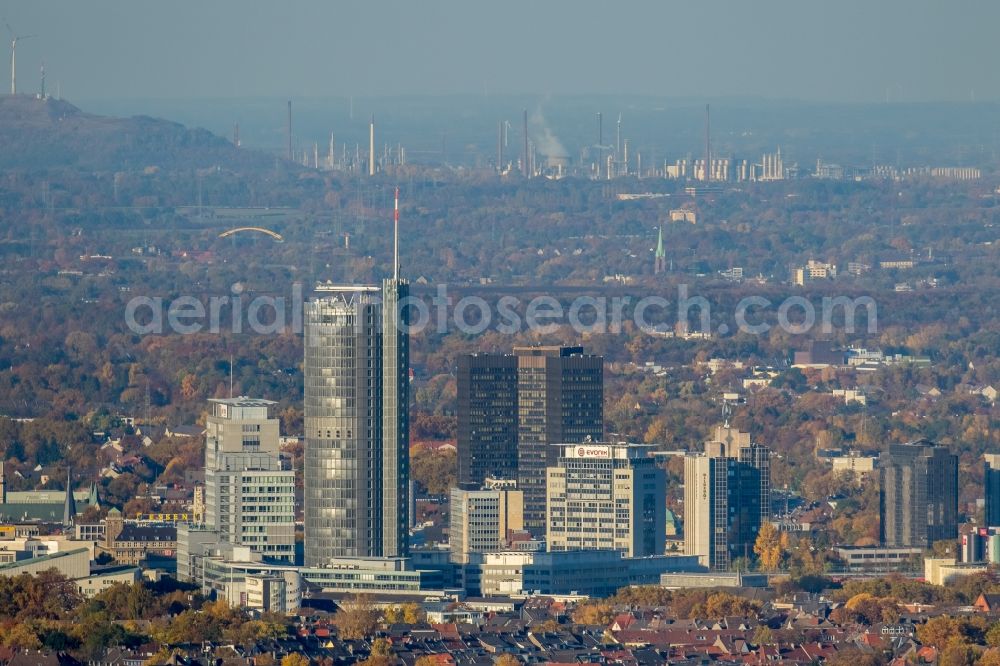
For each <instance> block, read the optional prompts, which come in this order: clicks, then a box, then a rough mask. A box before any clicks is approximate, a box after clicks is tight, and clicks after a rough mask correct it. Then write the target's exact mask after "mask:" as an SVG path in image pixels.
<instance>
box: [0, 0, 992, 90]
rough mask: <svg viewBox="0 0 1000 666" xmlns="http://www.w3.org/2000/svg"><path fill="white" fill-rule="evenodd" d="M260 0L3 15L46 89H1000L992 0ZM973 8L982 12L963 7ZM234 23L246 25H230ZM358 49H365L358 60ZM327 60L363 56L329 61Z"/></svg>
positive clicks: (24, 60)
mask: <svg viewBox="0 0 1000 666" xmlns="http://www.w3.org/2000/svg"><path fill="white" fill-rule="evenodd" d="M252 6H253V11H246V5H244V4H243V3H236V2H233V1H232V0H228V1H226V2H218V3H212V4H211V5H208V6H204V5H201V4H195V3H192V2H182V3H171V4H169V5H160V6H157V5H150V6H146V5H143V6H136V5H133V4H132V3H127V2H120V1H117V2H108V3H104V5H103V7H102V8H103V10H104V11H100V10H95V9H94V8H93V7H91V6H82V5H77V4H75V3H70V2H62V1H49V2H43V3H33V2H31V3H29V2H13V3H10V4H9V6H8V8H7V10H6V12H5V14H4V16H3V17H2V18H4V20H5V21H6V22H8V23H10V24H12V25H13V26H14V27H15V28H16V29H17V30H18V31H19V32H20V33H22V34H28V33H31V34H37V35H39V37H38V38H37V39H34V40H26V41H25V42H24V44H23V45H19V47H18V48H19V55H18V61H19V63H20V64H19V68H20V69H21V72H22V73H21V76H20V77H19V79H20V80H21V81H22V82H23V83H21V85H20V87H21V88H22V89H25V90H27V89H32V90H33V89H34V88H35V85H34V81H35V79H36V78H37V73H38V69H39V66H40V64H41V62H42V61H44V62H45V63H46V69H47V70H48V76H49V86H50V88H51V89H52V90H53V91H54V90H55V89H56V87H57V86H59V87H61V89H62V91H63V93H64V94H65V95H67V96H70V97H74V98H77V99H81V100H83V99H95V98H112V97H147V98H207V97H224V98H233V97H248V96H268V97H286V96H303V95H305V96H310V95H317V94H318V95H322V94H330V93H334V92H338V93H340V94H346V95H359V96H360V95H386V94H389V95H391V94H412V93H415V92H420V93H430V94H455V93H477V94H483V95H487V96H488V95H490V94H510V93H518V94H521V93H533V94H541V95H545V94H564V93H580V92H590V93H599V94H631V93H638V94H650V93H653V94H664V93H669V94H673V95H678V96H682V97H683V96H700V97H713V96H720V95H752V96H756V97H764V98H771V99H804V100H814V101H833V100H841V101H856V102H864V101H867V102H872V101H883V100H885V99H891V100H894V101H908V102H913V101H932V100H933V101H940V100H970V99H996V98H998V97H1000V84H997V83H996V82H994V81H992V80H991V79H990V78H989V76H988V74H989V68H988V65H987V63H988V62H990V49H991V45H992V41H991V32H990V29H989V27H988V26H991V25H995V24H996V22H997V19H998V18H1000V8H998V7H996V5H995V4H992V3H988V2H982V1H980V2H972V3H966V6H965V9H964V11H963V12H956V11H953V10H952V8H951V7H949V6H947V5H942V4H939V3H934V2H930V1H929V0H922V1H921V2H918V3H913V2H903V1H902V0H891V1H890V2H882V3H877V4H875V5H872V4H871V3H864V2H860V1H859V0H850V1H848V2H841V3H837V5H835V6H834V5H813V4H810V3H801V2H791V1H789V0H771V1H769V2H764V3H753V4H748V5H739V4H737V5H734V4H732V3H726V2H722V1H721V0H713V1H711V2H697V3H696V2H690V1H683V2H681V1H678V2H672V3H653V2H634V3H629V4H627V5H625V6H623V7H618V8H616V11H613V10H612V8H611V7H606V6H604V5H601V4H600V3H596V2H594V3H590V4H588V5H586V6H584V7H581V6H580V5H579V4H578V3H573V4H570V3H568V2H564V1H560V2H553V3H545V4H544V5H537V4H532V3H527V2H525V1H524V0H518V1H517V2H511V3H507V4H506V5H505V6H504V7H503V8H500V9H499V10H493V9H486V8H478V7H474V6H470V5H468V4H466V3H460V2H457V1H456V0H448V1H441V2H433V3H422V4H420V5H413V6H411V5H407V4H405V3H396V2H384V1H383V2H377V3H364V4H359V5H340V4H338V5H326V4H324V3H319V2H307V3H298V4H297V5H295V6H292V7H285V6H282V5H270V4H265V3H254V4H253V5H252ZM55 10H58V12H56V11H55ZM970 15H972V16H975V17H976V18H977V20H975V21H968V20H966V17H967V16H970ZM53 16H58V17H59V18H58V19H56V20H53ZM234 18H238V20H239V24H240V26H241V30H238V31H235V30H232V26H233V21H234ZM595 18H596V19H597V20H595ZM608 25H610V26H611V28H610V29H609V28H608ZM152 26H156V29H155V30H153V29H151V27H152ZM485 34H494V35H496V38H495V40H494V43H495V47H494V48H492V49H489V48H485V47H484V44H483V40H482V36H483V35H485ZM515 35H516V36H517V38H516V40H515V39H514V36H515ZM515 43H516V44H528V45H532V46H530V47H528V48H519V47H514V46H513V44H515ZM507 44H511V46H507ZM272 45H273V46H274V48H270V46H272ZM432 45H433V46H432ZM262 46H263V47H264V48H262ZM439 47H442V48H439ZM122 53H129V54H130V57H127V58H123V57H121V55H122ZM358 53H365V54H366V55H365V57H364V58H363V59H360V60H359V59H358V58H357V57H356V54H358ZM747 54H749V55H750V65H749V66H746V64H745V63H746V62H747V59H746V55H747ZM802 54H815V55H819V54H836V56H837V57H831V58H826V57H801V55H802ZM81 55H82V57H81ZM162 55H167V57H160V56H162ZM456 55H461V56H462V57H455V56H456ZM330 62H334V63H337V62H350V63H351V66H350V67H334V68H330V67H329V66H328V65H327V63H330ZM695 63H697V66H694V64H695ZM220 73H221V74H222V75H221V76H220ZM29 81H30V82H31V84H30V85H29V84H28V82H29Z"/></svg>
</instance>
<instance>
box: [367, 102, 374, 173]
mask: <svg viewBox="0 0 1000 666" xmlns="http://www.w3.org/2000/svg"><path fill="white" fill-rule="evenodd" d="M368 175H369V176H374V175H375V114H374V113H373V114H372V119H371V122H370V123H369V124H368Z"/></svg>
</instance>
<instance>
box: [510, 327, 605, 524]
mask: <svg viewBox="0 0 1000 666" xmlns="http://www.w3.org/2000/svg"><path fill="white" fill-rule="evenodd" d="M514 355H515V356H516V357H517V411H518V428H517V479H518V489H519V490H521V491H523V492H524V526H525V528H526V529H528V530H530V531H531V532H532V533H533V534H536V535H537V536H542V535H543V534H544V533H545V481H546V469H547V468H548V467H549V466H551V465H554V464H555V463H556V461H557V460H558V457H559V447H558V446H556V445H557V444H578V443H580V442H584V441H587V440H588V439H590V440H592V441H595V442H599V441H601V440H602V439H603V436H604V359H603V357H601V356H595V355H593V354H585V353H584V351H583V347H556V346H546V347H541V346H540V347H515V348H514Z"/></svg>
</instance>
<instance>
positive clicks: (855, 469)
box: [830, 451, 878, 479]
mask: <svg viewBox="0 0 1000 666" xmlns="http://www.w3.org/2000/svg"><path fill="white" fill-rule="evenodd" d="M830 463H831V464H832V465H833V471H834V472H847V473H849V474H851V475H852V476H854V477H855V478H856V479H860V478H863V477H865V476H868V475H869V474H872V473H873V472H874V471H875V468H876V467H877V466H878V457H877V456H866V455H862V454H859V453H858V452H857V451H851V452H850V453H848V454H847V455H846V456H837V457H834V458H830Z"/></svg>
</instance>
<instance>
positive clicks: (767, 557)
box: [753, 521, 785, 571]
mask: <svg viewBox="0 0 1000 666" xmlns="http://www.w3.org/2000/svg"><path fill="white" fill-rule="evenodd" d="M784 545H785V544H784V536H783V535H782V534H781V533H780V532H778V528H777V527H775V526H774V523H772V522H771V521H766V522H764V523H763V524H762V525H761V526H760V530H759V531H758V532H757V541H756V543H754V546H753V552H754V554H756V555H757V557H758V558H759V560H760V566H761V568H762V569H763V570H764V571H777V570H778V567H780V566H781V558H782V555H784Z"/></svg>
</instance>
